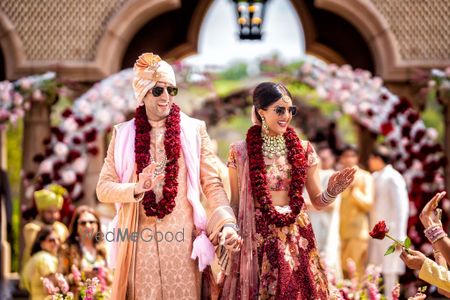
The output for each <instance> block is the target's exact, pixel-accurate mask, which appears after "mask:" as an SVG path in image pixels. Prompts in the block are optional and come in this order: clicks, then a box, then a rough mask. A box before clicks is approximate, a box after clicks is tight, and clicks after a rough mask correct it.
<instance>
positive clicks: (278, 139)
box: [262, 133, 287, 159]
mask: <svg viewBox="0 0 450 300" xmlns="http://www.w3.org/2000/svg"><path fill="white" fill-rule="evenodd" d="M262 139H263V144H262V152H263V155H264V156H265V157H267V158H271V159H272V158H275V157H281V156H283V155H286V153H287V150H286V141H285V139H284V136H283V135H276V136H269V135H267V134H265V133H263V134H262Z"/></svg>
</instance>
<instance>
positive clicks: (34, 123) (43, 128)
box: [17, 103, 50, 268]
mask: <svg viewBox="0 0 450 300" xmlns="http://www.w3.org/2000/svg"><path fill="white" fill-rule="evenodd" d="M23 122H24V126H23V140H22V149H17V151H22V152H23V155H22V170H23V174H27V173H28V172H33V173H36V171H37V168H38V165H37V164H36V163H35V162H34V161H33V158H34V156H35V155H36V154H43V153H44V150H45V147H44V145H43V141H44V139H45V138H47V137H49V136H50V107H49V106H48V105H47V104H46V103H33V104H32V106H31V108H30V110H29V111H28V112H27V113H26V114H25V117H24V121H23ZM31 201H32V199H31V198H26V197H25V186H24V184H23V180H22V181H21V184H20V207H22V205H26V206H29V205H30V204H31ZM20 223H21V224H20V232H22V231H23V226H24V224H25V223H24V220H21V222H20ZM22 250H23V235H22V234H20V257H22ZM20 268H22V266H20Z"/></svg>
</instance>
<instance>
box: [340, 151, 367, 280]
mask: <svg viewBox="0 0 450 300" xmlns="http://www.w3.org/2000/svg"><path fill="white" fill-rule="evenodd" d="M340 163H341V164H342V166H343V167H350V168H352V167H356V168H357V171H356V174H355V180H354V181H353V184H352V185H350V187H349V188H348V189H346V190H345V191H344V192H343V193H342V194H341V208H340V220H341V222H340V230H339V231H340V235H341V245H342V248H341V264H342V269H343V271H344V276H345V277H346V278H347V277H348V275H349V274H348V267H347V261H348V259H351V260H353V261H354V262H355V264H356V272H357V273H358V274H357V275H358V276H362V275H364V270H365V267H366V263H367V251H368V247H369V215H368V213H369V211H370V209H371V208H372V204H373V194H374V188H373V179H372V176H371V175H370V173H369V172H367V171H364V170H363V169H361V168H359V167H358V163H359V154H358V150H357V149H356V148H355V147H354V146H350V145H349V146H346V147H345V148H344V149H343V151H342V154H341V157H340Z"/></svg>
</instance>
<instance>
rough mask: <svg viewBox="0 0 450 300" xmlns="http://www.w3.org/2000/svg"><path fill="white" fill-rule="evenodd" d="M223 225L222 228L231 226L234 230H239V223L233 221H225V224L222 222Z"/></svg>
mask: <svg viewBox="0 0 450 300" xmlns="http://www.w3.org/2000/svg"><path fill="white" fill-rule="evenodd" d="M223 227H224V228H225V227H231V228H233V229H234V230H235V231H236V232H239V230H240V228H239V225H238V224H235V223H227V224H224V225H223Z"/></svg>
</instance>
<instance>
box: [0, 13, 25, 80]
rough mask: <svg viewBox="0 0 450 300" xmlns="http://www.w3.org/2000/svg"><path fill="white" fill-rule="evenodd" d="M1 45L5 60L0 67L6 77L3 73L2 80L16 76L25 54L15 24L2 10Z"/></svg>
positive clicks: (0, 24)
mask: <svg viewBox="0 0 450 300" xmlns="http://www.w3.org/2000/svg"><path fill="white" fill-rule="evenodd" d="M0 46H1V50H2V51H3V56H2V57H3V60H2V64H1V65H0V68H2V70H1V72H4V78H2V76H3V74H2V76H0V80H4V79H6V78H8V79H11V78H13V77H14V74H16V73H17V72H19V71H20V70H19V69H20V66H21V65H22V64H23V61H24V58H25V54H24V51H23V47H22V42H21V40H20V38H19V35H18V34H17V31H16V30H15V28H14V25H13V24H12V23H11V21H10V20H9V18H8V16H7V15H6V14H4V13H3V12H2V11H0ZM3 67H4V69H3Z"/></svg>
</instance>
